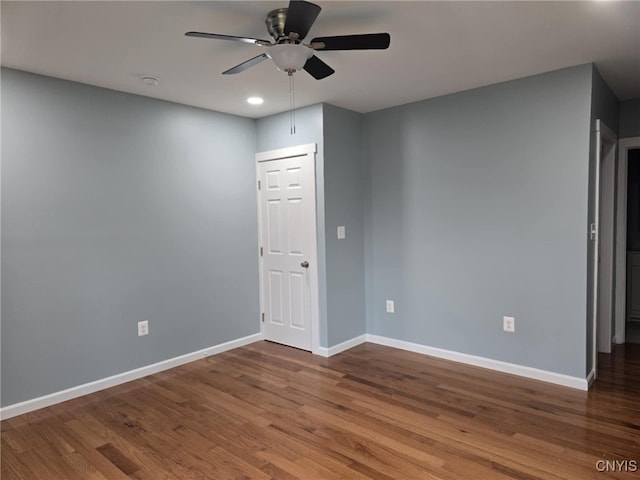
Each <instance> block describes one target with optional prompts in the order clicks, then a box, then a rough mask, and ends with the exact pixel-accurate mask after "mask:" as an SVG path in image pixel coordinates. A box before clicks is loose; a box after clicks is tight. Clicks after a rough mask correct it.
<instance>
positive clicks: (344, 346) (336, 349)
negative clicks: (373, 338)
mask: <svg viewBox="0 0 640 480" xmlns="http://www.w3.org/2000/svg"><path fill="white" fill-rule="evenodd" d="M366 341H367V336H366V335H364V334H363V335H360V336H358V337H353V338H350V339H349V340H345V341H344V342H342V343H339V344H338V345H334V346H333V347H329V348H326V347H320V348H318V351H317V354H318V355H321V356H323V357H331V356H333V355H337V354H338V353H340V352H344V351H345V350H349V349H350V348H353V347H356V346H358V345H360V344H361V343H364V342H366Z"/></svg>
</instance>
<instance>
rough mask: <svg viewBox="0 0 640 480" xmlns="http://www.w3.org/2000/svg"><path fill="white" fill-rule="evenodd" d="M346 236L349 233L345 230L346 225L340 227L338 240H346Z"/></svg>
mask: <svg viewBox="0 0 640 480" xmlns="http://www.w3.org/2000/svg"><path fill="white" fill-rule="evenodd" d="M346 236H347V232H346V229H345V228H344V225H340V226H338V240H342V239H343V238H346Z"/></svg>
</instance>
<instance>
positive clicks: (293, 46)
mask: <svg viewBox="0 0 640 480" xmlns="http://www.w3.org/2000/svg"><path fill="white" fill-rule="evenodd" d="M319 13H320V7H319V6H318V5H315V4H313V3H310V2H305V1H302V0H291V1H290V2H289V7H288V8H279V9H276V10H273V11H271V12H269V14H268V15H267V19H266V20H265V23H266V25H267V30H268V32H269V34H270V35H271V37H273V41H271V40H261V39H258V38H249V37H236V36H233V35H221V34H218V33H204V32H187V33H185V35H186V36H187V37H200V38H213V39H218V40H232V41H235V42H244V43H251V44H254V45H258V46H260V47H267V51H266V52H264V53H262V54H260V55H258V56H256V57H253V58H251V59H249V60H247V61H245V62H242V63H241V64H239V65H236V66H235V67H233V68H230V69H229V70H226V71H224V72H222V74H223V75H230V74H235V73H240V72H243V71H245V70H247V69H248V68H250V67H253V66H255V65H257V64H259V63H261V62H263V61H264V60H266V59H267V58H270V59H271V60H273V62H274V63H275V64H276V67H278V69H279V70H281V71H283V72H285V73H287V74H288V75H289V76H291V75H293V74H294V73H295V72H297V71H299V70H301V69H304V70H305V71H306V72H307V73H309V74H310V75H311V76H312V77H313V78H315V79H316V80H321V79H323V78H326V77H328V76H329V75H331V74H333V73H334V72H335V70H334V69H333V68H331V67H330V66H329V65H327V64H326V63H324V62H323V61H322V60H320V59H319V58H318V57H317V56H316V55H315V54H314V52H315V51H330V50H384V49H386V48H388V47H389V43H390V42H391V37H390V36H389V34H388V33H367V34H361V35H338V36H332V37H317V38H314V39H313V40H311V42H309V43H302V41H303V40H304V39H305V37H306V36H307V34H308V33H309V30H310V29H311V26H312V25H313V22H315V20H316V18H317V17H318V14H319Z"/></svg>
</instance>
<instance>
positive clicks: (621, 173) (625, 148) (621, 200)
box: [613, 137, 640, 343]
mask: <svg viewBox="0 0 640 480" xmlns="http://www.w3.org/2000/svg"><path fill="white" fill-rule="evenodd" d="M635 148H640V137H628V138H621V139H620V140H618V189H617V190H618V198H617V205H618V208H617V212H616V295H615V336H614V339H613V340H614V342H615V343H624V342H625V322H626V309H627V172H628V168H629V150H632V149H635Z"/></svg>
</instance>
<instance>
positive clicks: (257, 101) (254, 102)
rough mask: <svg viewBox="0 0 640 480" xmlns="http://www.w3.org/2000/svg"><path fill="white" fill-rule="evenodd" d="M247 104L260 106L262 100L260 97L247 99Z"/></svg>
mask: <svg viewBox="0 0 640 480" xmlns="http://www.w3.org/2000/svg"><path fill="white" fill-rule="evenodd" d="M247 103H250V104H251V105H262V104H263V103H264V100H263V99H262V97H249V98H247Z"/></svg>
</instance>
